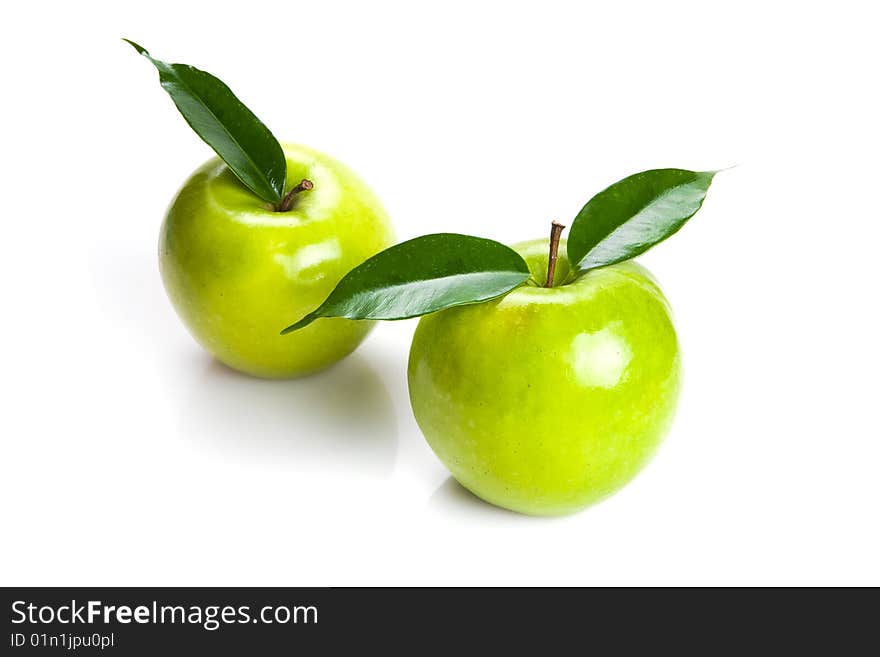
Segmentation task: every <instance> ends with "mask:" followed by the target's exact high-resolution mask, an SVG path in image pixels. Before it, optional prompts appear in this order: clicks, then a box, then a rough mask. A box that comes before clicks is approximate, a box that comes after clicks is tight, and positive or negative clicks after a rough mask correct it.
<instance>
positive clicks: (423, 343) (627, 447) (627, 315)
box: [409, 239, 681, 515]
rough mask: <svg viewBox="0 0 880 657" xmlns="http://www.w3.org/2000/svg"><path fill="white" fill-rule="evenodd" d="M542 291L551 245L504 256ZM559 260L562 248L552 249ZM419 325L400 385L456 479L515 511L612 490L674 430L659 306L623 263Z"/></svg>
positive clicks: (671, 356)
mask: <svg viewBox="0 0 880 657" xmlns="http://www.w3.org/2000/svg"><path fill="white" fill-rule="evenodd" d="M513 248H514V249H515V250H516V251H518V252H519V253H520V254H521V255H522V256H523V258H524V259H525V261H526V263H527V264H528V265H529V269H530V270H531V272H532V276H533V279H534V280H537V281H541V280H543V278H542V277H543V276H545V275H546V274H545V272H546V271H547V260H548V248H547V240H546V239H544V240H536V241H532V242H526V243H523V244H520V245H517V246H514V247H513ZM562 251H563V252H564V251H565V249H562ZM568 275H569V264H568V261H567V259H566V258H565V257H564V256H562V255H560V257H559V261H558V264H557V268H556V276H555V277H554V280H555V281H557V285H556V286H555V287H549V288H548V287H538V286H537V285H536V284H534V283H533V282H532V284H526V285H523V286H520V287H517V288H516V289H514V290H513V291H512V292H510V293H509V294H508V295H507V296H505V297H503V298H501V299H497V300H495V301H489V302H487V303H481V304H476V305H468V306H463V307H458V308H451V309H449V310H443V311H441V312H437V313H434V314H431V315H427V316H425V317H423V318H422V319H421V321H420V322H419V326H418V329H417V330H416V333H415V337H414V339H413V343H412V349H411V351H410V359H409V389H410V399H411V402H412V408H413V412H414V414H415V417H416V420H417V421H418V424H419V427H420V428H421V430H422V432H423V433H424V435H425V437H426V439H427V441H428V443H429V444H430V445H431V447H432V448H433V450H434V451H435V452H436V453H437V456H438V457H439V458H440V459H441V460H442V461H443V463H444V464H445V465H446V466H447V467H448V468H449V470H450V471H451V472H452V474H453V476H454V477H455V478H456V479H457V480H458V481H459V482H460V483H461V484H462V485H463V486H465V487H466V488H468V489H469V490H471V491H472V492H473V493H475V494H476V495H478V496H479V497H481V498H483V499H484V500H487V501H489V502H492V503H493V504H497V505H499V506H502V507H506V508H508V509H512V510H514V511H519V512H522V513H528V514H535V515H558V514H565V513H570V512H573V511H576V510H578V509H580V508H582V507H584V506H586V505H589V504H592V503H594V502H596V501H598V500H600V499H602V498H603V497H605V496H607V495H609V494H611V493H613V492H614V491H616V490H617V489H619V488H620V487H621V486H623V485H624V484H625V483H626V482H627V481H629V480H630V479H631V478H632V477H633V476H634V475H635V474H636V473H637V472H638V471H639V470H640V469H641V468H642V466H643V465H645V463H646V462H647V461H648V460H649V459H650V457H651V455H652V454H653V453H654V450H655V449H656V447H657V445H658V444H659V443H660V441H661V439H662V438H663V435H664V434H665V432H666V430H667V428H668V427H669V426H670V423H671V420H672V417H673V414H674V411H675V406H676V400H677V398H678V392H679V385H680V378H681V364H680V357H679V351H678V342H677V340H676V335H675V329H674V327H673V325H672V320H671V318H670V312H669V306H668V304H667V302H666V300H665V298H664V297H663V294H662V293H661V291H660V288H659V287H658V286H657V284H656V283H655V282H654V280H653V279H652V277H651V276H650V274H648V272H647V271H646V270H645V269H644V268H642V267H640V266H639V265H637V264H635V263H633V262H623V263H620V264H615V265H611V266H608V267H604V268H600V269H595V270H592V271H589V272H587V273H585V274H582V275H580V276H579V277H577V278H576V279H575V280H574V281H573V282H569V283H567V284H566V283H565V280H566V278H567V277H568Z"/></svg>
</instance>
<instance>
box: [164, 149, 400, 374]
mask: <svg viewBox="0 0 880 657" xmlns="http://www.w3.org/2000/svg"><path fill="white" fill-rule="evenodd" d="M283 150H284V156H285V159H286V160H287V185H286V188H290V187H294V186H296V185H297V183H299V182H300V181H301V180H308V181H311V182H312V183H313V187H312V188H311V189H309V190H308V191H303V192H300V193H299V194H297V195H296V197H295V199H294V202H293V205H292V207H291V209H290V210H288V211H286V212H277V211H275V208H273V207H272V205H271V204H270V203H267V202H266V201H264V200H261V199H260V198H259V197H257V196H255V195H254V194H253V193H251V192H250V191H249V190H248V189H247V188H245V187H244V186H243V185H242V184H241V183H240V182H239V180H238V179H237V178H236V176H235V175H234V174H233V172H232V171H231V170H230V169H229V167H228V166H227V165H226V164H225V163H224V162H223V161H221V160H220V159H219V158H214V159H212V160H210V161H209V162H207V163H206V164H205V165H204V166H202V167H200V168H199V169H198V170H197V171H196V172H195V173H194V174H193V175H192V176H191V177H190V178H189V180H187V182H186V183H185V184H184V186H183V188H182V189H181V190H180V191H179V192H178V194H177V196H176V197H175V199H174V200H173V202H172V203H171V207H170V208H169V210H168V213H167V215H166V217H165V221H164V224H163V227H162V231H161V236H160V242H159V264H160V269H161V272H162V279H163V282H164V284H165V288H166V290H167V291H168V295H169V296H170V298H171V301H172V303H173V304H174V307H175V309H176V310H177V313H178V314H179V315H180V317H181V318H182V319H183V322H184V323H185V324H186V326H187V328H188V329H189V331H190V333H192V335H193V337H195V339H196V340H197V341H198V342H199V343H200V344H201V345H202V346H203V347H204V348H205V349H206V350H207V351H209V352H210V353H211V354H213V355H214V356H215V357H216V358H217V359H218V360H220V361H221V362H223V363H225V364H226V365H228V366H230V367H232V368H235V369H237V370H240V371H242V372H246V373H248V374H252V375H255V376H259V377H267V378H286V377H295V376H301V375H305V374H309V373H311V372H315V371H316V370H319V369H321V368H323V367H326V366H328V365H330V364H331V363H334V362H336V361H338V360H339V359H341V358H343V357H344V356H346V355H347V354H349V353H351V352H352V351H353V350H354V349H355V347H357V346H358V344H360V342H361V341H362V340H363V339H364V337H366V335H367V333H368V332H369V330H370V328H371V323H370V322H353V321H350V320H347V319H337V318H334V319H322V320H321V321H319V322H316V323H315V324H314V325H312V326H310V327H308V328H307V329H305V330H303V331H300V332H298V333H297V334H296V335H286V336H282V335H279V330H280V329H281V328H282V327H284V326H285V325H286V324H289V323H290V321H291V320H292V319H296V318H297V317H299V316H300V315H302V314H304V313H305V312H306V311H308V310H310V309H311V308H313V307H314V306H315V305H317V304H318V303H319V302H320V301H321V300H322V299H324V297H326V296H327V295H328V294H329V292H330V291H331V290H332V289H333V288H334V286H335V285H336V284H337V283H338V282H339V280H340V279H341V278H342V277H343V275H344V274H345V273H346V272H348V271H349V270H350V269H352V268H353V267H355V266H356V265H359V264H360V263H361V262H363V261H364V260H365V259H367V258H368V257H370V256H372V255H373V254H375V253H377V252H379V251H381V250H382V249H384V248H386V247H388V246H389V245H390V244H392V242H393V240H394V236H393V232H392V228H391V224H390V222H389V219H388V216H387V214H386V212H385V210H384V209H383V208H382V205H381V203H380V202H379V200H378V199H377V198H376V196H375V195H374V194H373V193H372V192H371V191H370V189H369V188H368V187H367V186H366V185H365V184H364V183H363V182H362V181H361V180H360V179H359V178H358V177H357V176H356V175H355V174H354V173H353V172H352V171H351V170H350V169H349V168H347V167H346V166H344V165H343V164H341V163H340V162H338V161H336V160H334V159H332V158H331V157H329V156H327V155H324V154H322V153H319V152H317V151H315V150H312V149H310V148H306V147H304V146H294V145H284V146H283Z"/></svg>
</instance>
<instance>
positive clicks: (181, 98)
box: [123, 39, 287, 203]
mask: <svg viewBox="0 0 880 657" xmlns="http://www.w3.org/2000/svg"><path fill="white" fill-rule="evenodd" d="M123 41H125V42H126V43H129V44H130V45H131V46H132V47H133V48H134V49H135V50H137V51H138V52H139V53H140V54H141V55H143V56H144V57H146V58H147V59H149V60H150V61H151V62H153V65H154V66H155V67H156V68H157V69H159V83H160V84H161V85H162V87H164V89H165V91H167V92H168V94H169V95H170V96H171V99H172V100H173V101H174V104H175V105H177V109H179V110H180V113H181V114H183V118H184V119H186V122H187V123H189V125H190V127H191V128H192V129H193V130H195V132H196V134H197V135H198V136H199V137H201V138H202V139H204V140H205V142H206V143H207V144H208V146H210V147H211V148H213V149H214V150H215V151H216V152H217V155H219V156H220V157H221V158H222V160H223V161H224V162H226V164H227V165H229V168H230V169H231V170H232V172H233V173H234V174H235V175H236V176H238V179H239V180H241V182H242V183H244V185H245V186H246V187H247V188H248V189H250V190H251V191H252V192H253V193H254V194H256V195H257V196H259V197H260V198H261V199H263V200H265V201H269V202H270V203H278V202H280V201H281V198H282V196H283V195H284V183H285V179H286V177H287V161H286V160H285V159H284V151H282V150H281V145H280V144H279V143H278V140H276V139H275V137H274V136H272V133H271V132H269V129H268V128H267V127H266V126H265V125H263V123H262V122H261V121H260V120H259V119H258V118H257V117H256V116H255V115H254V113H253V112H251V111H250V110H249V109H248V108H247V107H245V106H244V105H243V104H242V102H241V101H240V100H239V99H238V98H236V97H235V94H233V93H232V91H231V90H230V89H229V87H227V86H226V85H225V84H223V82H221V81H220V80H218V79H217V78H215V77H214V76H213V75H211V74H210V73H206V72H205V71H200V70H199V69H197V68H193V67H192V66H186V65H185V64H166V63H165V62H160V61H159V60H158V59H153V58H152V57H151V56H150V53H148V52H147V51H146V50H145V49H144V48H142V47H141V46H139V45H138V44H136V43H134V42H133V41H129V40H128V39H123Z"/></svg>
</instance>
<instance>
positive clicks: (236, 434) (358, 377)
mask: <svg viewBox="0 0 880 657" xmlns="http://www.w3.org/2000/svg"><path fill="white" fill-rule="evenodd" d="M181 431H182V434H183V435H184V436H185V437H186V438H187V439H189V440H193V441H197V442H198V443H200V444H202V445H204V446H205V447H206V448H209V449H213V450H218V451H220V452H223V453H224V455H227V456H228V457H229V458H234V459H244V460H254V461H259V462H262V463H273V464H276V465H281V466H288V465H290V466H295V465H299V466H306V467H308V468H309V469H310V470H314V469H320V468H326V469H327V470H329V471H338V470H340V469H342V470H345V471H346V473H349V472H351V473H355V474H358V473H362V474H368V475H373V476H380V477H387V476H390V475H391V473H392V470H393V468H394V462H395V459H396V456H397V423H396V419H395V415H394V408H393V406H392V402H391V397H390V395H389V394H388V391H387V389H386V388H385V385H384V383H383V382H382V379H381V377H380V376H379V375H378V374H377V373H376V371H375V370H374V369H373V368H372V367H371V366H370V365H369V364H368V363H367V361H366V360H365V359H364V358H363V357H362V356H360V355H359V354H353V355H351V356H349V357H348V358H346V359H344V360H343V361H341V362H340V363H337V364H336V365H334V366H333V367H331V368H330V369H328V370H325V371H324V372H320V373H318V374H314V375H312V376H309V377H305V378H302V379H293V380H289V381H271V380H263V379H257V378H253V377H250V376H247V375H244V374H240V373H238V372H236V371H234V370H231V369H229V368H228V367H226V366H225V365H223V364H221V363H219V362H218V361H216V360H213V359H212V360H211V361H210V362H209V364H208V365H207V367H206V368H205V370H204V372H203V373H202V374H201V376H199V377H198V379H197V380H196V381H195V383H194V384H193V385H192V388H191V390H190V393H189V395H188V396H187V399H186V403H185V405H184V407H183V409H182V417H181Z"/></svg>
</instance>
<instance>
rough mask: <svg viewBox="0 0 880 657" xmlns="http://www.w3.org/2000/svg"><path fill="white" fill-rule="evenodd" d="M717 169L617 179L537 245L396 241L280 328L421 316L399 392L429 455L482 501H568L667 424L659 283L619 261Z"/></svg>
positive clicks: (551, 505)
mask: <svg viewBox="0 0 880 657" xmlns="http://www.w3.org/2000/svg"><path fill="white" fill-rule="evenodd" d="M716 173H717V172H715V171H690V170H687V169H672V168H670V169H649V170H647V171H642V172H639V173H636V174H633V175H631V176H627V177H626V178H623V179H622V180H619V181H618V182H616V183H614V184H612V185H610V186H609V187H607V188H606V189H604V190H603V191H601V192H599V193H598V194H596V195H595V196H593V198H591V199H590V200H589V201H587V203H586V204H585V205H584V206H583V208H581V211H580V212H579V213H578V214H577V216H576V217H575V218H574V221H573V222H572V225H571V229H570V230H569V233H568V240H561V235H562V231H563V229H564V228H565V226H563V225H562V224H560V223H558V222H556V221H553V222H552V225H551V229H550V240H549V241H547V240H537V241H533V242H526V243H523V244H520V245H518V246H515V247H513V248H511V247H509V246H505V245H504V244H501V243H500V242H496V241H494V240H491V239H487V238H483V237H476V236H472V235H460V234H456V233H434V234H430V235H423V236H421V237H416V238H414V239H411V240H408V241H406V242H403V243H401V244H396V245H394V246H392V247H391V248H389V249H386V250H385V251H382V252H381V253H378V254H376V255H375V256H373V257H372V258H370V259H369V260H367V261H366V262H364V263H363V264H362V265H359V266H357V267H355V268H354V269H353V270H352V271H350V272H349V273H348V274H346V275H345V276H344V277H343V278H342V280H340V281H339V284H338V285H337V286H336V287H335V288H334V289H333V291H332V292H331V293H330V295H329V296H328V297H327V298H326V299H325V300H324V301H323V302H322V303H321V304H320V305H319V306H317V307H316V308H315V309H314V310H312V311H311V312H309V313H307V314H306V315H304V316H303V317H301V318H300V319H299V320H298V321H296V322H295V323H293V324H291V325H290V326H288V327H287V328H285V329H284V330H283V333H296V332H297V331H303V330H307V329H308V328H309V327H310V326H311V325H312V323H313V322H316V321H319V320H322V319H326V318H338V317H346V318H349V319H361V320H374V319H385V320H397V319H407V318H410V317H419V316H421V317H423V319H422V320H421V321H420V322H419V326H418V328H417V329H416V332H415V336H414V337H413V343H412V348H411V350H410V358H409V392H410V400H411V402H412V408H413V412H414V414H415V417H416V420H417V421H418V424H419V426H420V427H421V429H422V432H423V433H424V434H425V437H426V438H427V440H428V443H429V444H430V445H431V447H432V448H433V449H434V451H435V452H436V453H437V455H438V456H439V457H440V460H441V461H443V463H444V464H446V466H447V467H448V468H449V470H450V471H451V472H452V474H453V476H454V477H455V478H456V479H458V481H459V482H461V483H462V484H463V485H464V486H465V487H467V488H469V489H470V490H471V491H473V492H474V493H476V494H477V495H479V496H480V497H482V498H483V499H485V500H487V501H489V502H492V503H493V504H497V505H499V506H503V507H506V508H508V509H512V510H514V511H520V512H522V513H528V514H534V515H561V514H566V513H571V512H574V511H577V510H579V509H582V508H584V507H585V506H587V505H589V504H592V503H594V502H596V501H598V500H600V499H602V498H603V497H605V496H607V495H610V494H611V493H613V492H614V491H616V490H618V489H619V488H620V487H622V486H623V485H624V484H626V482H627V481H629V480H630V479H632V477H634V476H635V474H636V473H637V472H638V471H639V470H640V469H641V468H642V467H643V466H644V465H645V463H647V461H648V460H649V459H650V458H651V455H652V454H653V453H654V451H655V450H656V448H657V446H658V444H659V443H660V441H661V440H662V439H663V436H664V434H665V433H666V431H667V430H668V428H669V426H670V425H671V423H672V418H673V415H674V413H675V406H676V403H677V400H678V394H679V389H680V385H681V360H680V356H679V353H678V340H677V338H676V335H675V328H674V327H673V325H672V319H671V317H670V311H669V305H668V303H667V302H666V299H665V298H664V297H663V293H662V292H661V291H660V288H659V287H658V286H657V283H656V282H655V281H654V279H653V278H652V277H651V275H650V274H648V272H647V271H646V270H645V269H643V268H642V267H640V266H639V265H637V264H635V263H634V262H632V258H634V257H636V256H638V255H640V254H642V253H644V252H645V251H647V250H648V249H650V248H652V247H653V246H655V245H657V244H659V243H660V242H662V241H664V240H665V239H667V238H668V237H670V236H672V235H674V234H675V233H677V232H678V231H679V230H680V229H681V227H682V226H684V224H685V223H686V222H688V221H689V220H690V219H691V217H693V216H694V215H695V214H696V213H697V211H698V210H699V209H700V208H701V207H702V205H703V201H704V199H705V198H706V193H707V192H708V190H709V186H710V185H711V184H712V180H713V179H714V177H715V174H716ZM560 244H561V245H562V246H563V249H562V250H563V253H562V254H560V252H559V247H560Z"/></svg>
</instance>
